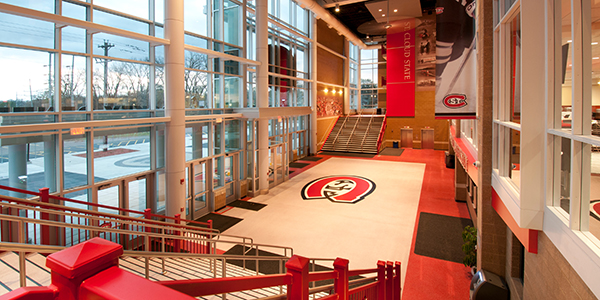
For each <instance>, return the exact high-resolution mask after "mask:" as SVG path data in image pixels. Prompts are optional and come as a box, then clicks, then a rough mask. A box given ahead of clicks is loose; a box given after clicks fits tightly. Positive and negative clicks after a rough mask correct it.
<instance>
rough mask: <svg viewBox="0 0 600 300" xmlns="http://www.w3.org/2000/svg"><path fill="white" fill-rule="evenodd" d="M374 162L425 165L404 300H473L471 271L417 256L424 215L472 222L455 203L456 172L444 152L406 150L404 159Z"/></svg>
mask: <svg viewBox="0 0 600 300" xmlns="http://www.w3.org/2000/svg"><path fill="white" fill-rule="evenodd" d="M373 159H374V160H384V161H399V162H414V163H424V164H425V175H424V178H423V185H422V187H421V197H420V200H419V207H418V211H417V218H416V222H415V224H414V231H413V241H412V246H411V251H410V255H409V259H408V265H407V271H406V278H405V279H404V288H403V291H402V299H403V300H413V299H414V300H417V299H418V300H427V299H431V300H438V299H445V300H453V299H469V283H470V282H471V278H472V275H471V273H470V268H468V267H465V266H464V265H463V264H460V263H455V262H450V261H445V260H441V259H435V258H431V257H426V256H421V255H417V254H415V253H414V249H415V239H416V236H417V229H418V224H419V216H420V213H421V212H428V213H435V214H440V215H447V216H453V217H460V218H470V215H469V210H468V208H467V205H466V203H464V202H456V201H454V169H448V168H446V163H445V153H444V151H439V150H430V149H408V148H405V149H404V152H403V153H402V155H400V156H383V155H378V156H376V157H375V158H373Z"/></svg>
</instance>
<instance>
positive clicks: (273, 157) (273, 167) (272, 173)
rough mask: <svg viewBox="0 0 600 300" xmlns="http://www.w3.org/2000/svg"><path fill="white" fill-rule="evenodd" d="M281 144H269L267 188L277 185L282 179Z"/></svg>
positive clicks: (282, 154) (282, 156)
mask: <svg viewBox="0 0 600 300" xmlns="http://www.w3.org/2000/svg"><path fill="white" fill-rule="evenodd" d="M284 153H285V152H284V150H283V144H280V145H277V146H271V148H270V149H269V188H272V187H274V186H277V185H279V184H280V183H282V182H283V181H284V174H283V173H284V171H285V170H284V167H283V166H284V159H285V158H286V157H285V155H284Z"/></svg>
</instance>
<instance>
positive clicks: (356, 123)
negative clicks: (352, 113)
mask: <svg viewBox="0 0 600 300" xmlns="http://www.w3.org/2000/svg"><path fill="white" fill-rule="evenodd" d="M361 118H362V110H361V112H360V114H359V115H358V118H357V119H356V122H355V123H354V127H353V128H352V132H350V135H349V136H348V141H347V142H346V151H348V145H349V144H350V141H351V140H352V138H353V137H354V133H355V132H356V127H357V126H358V124H359V123H360V119H361Z"/></svg>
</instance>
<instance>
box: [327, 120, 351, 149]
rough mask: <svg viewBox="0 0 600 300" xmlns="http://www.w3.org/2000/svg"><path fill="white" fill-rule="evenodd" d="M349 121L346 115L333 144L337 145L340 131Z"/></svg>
mask: <svg viewBox="0 0 600 300" xmlns="http://www.w3.org/2000/svg"><path fill="white" fill-rule="evenodd" d="M347 121H348V116H346V117H344V122H342V125H341V126H340V129H338V132H337V133H336V134H335V138H334V139H333V141H332V142H331V144H332V145H335V143H336V142H337V139H338V137H339V136H340V133H341V132H342V131H343V130H344V127H345V126H346V122H347ZM325 142H326V143H327V141H325Z"/></svg>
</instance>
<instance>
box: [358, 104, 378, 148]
mask: <svg viewBox="0 0 600 300" xmlns="http://www.w3.org/2000/svg"><path fill="white" fill-rule="evenodd" d="M374 116H375V113H372V114H371V118H370V119H369V125H367V129H366V130H365V135H364V136H363V139H362V141H361V142H360V151H363V150H364V148H365V140H366V139H367V136H368V135H369V129H371V124H372V123H373V117H374Z"/></svg>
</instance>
